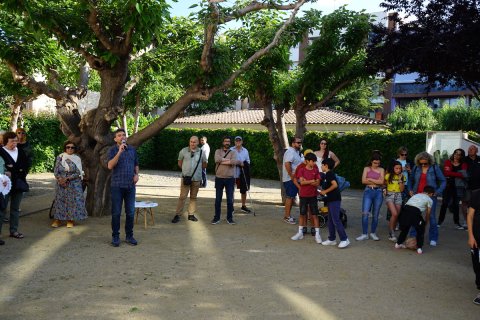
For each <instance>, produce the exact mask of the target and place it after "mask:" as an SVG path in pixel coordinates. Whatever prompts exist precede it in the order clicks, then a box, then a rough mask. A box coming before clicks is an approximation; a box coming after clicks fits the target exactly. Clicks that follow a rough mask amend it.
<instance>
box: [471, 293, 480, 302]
mask: <svg viewBox="0 0 480 320" xmlns="http://www.w3.org/2000/svg"><path fill="white" fill-rule="evenodd" d="M473 303H475V304H478V305H480V293H479V294H477V296H476V297H475V299H473Z"/></svg>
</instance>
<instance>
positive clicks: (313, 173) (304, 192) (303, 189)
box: [295, 166, 320, 198]
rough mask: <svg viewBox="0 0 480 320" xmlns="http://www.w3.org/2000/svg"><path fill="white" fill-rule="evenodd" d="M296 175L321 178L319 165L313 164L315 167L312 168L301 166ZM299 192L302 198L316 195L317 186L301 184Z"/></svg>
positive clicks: (307, 178)
mask: <svg viewBox="0 0 480 320" xmlns="http://www.w3.org/2000/svg"><path fill="white" fill-rule="evenodd" d="M295 177H297V178H298V179H300V177H303V178H304V179H305V180H317V179H318V180H320V172H319V171H318V168H317V166H313V169H311V170H309V169H308V168H307V167H306V166H301V167H300V166H299V167H297V171H296V172H295ZM298 194H299V195H300V197H302V198H307V197H316V196H317V187H316V186H312V185H300V191H299V193H298Z"/></svg>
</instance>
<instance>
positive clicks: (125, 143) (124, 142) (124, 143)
mask: <svg viewBox="0 0 480 320" xmlns="http://www.w3.org/2000/svg"><path fill="white" fill-rule="evenodd" d="M122 144H123V145H124V146H125V148H123V150H127V141H125V140H122Z"/></svg>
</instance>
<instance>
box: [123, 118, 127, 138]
mask: <svg viewBox="0 0 480 320" xmlns="http://www.w3.org/2000/svg"><path fill="white" fill-rule="evenodd" d="M122 128H123V129H125V134H126V135H127V138H128V124H127V114H126V113H123V115H122Z"/></svg>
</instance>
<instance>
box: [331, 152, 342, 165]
mask: <svg viewBox="0 0 480 320" xmlns="http://www.w3.org/2000/svg"><path fill="white" fill-rule="evenodd" d="M330 158H332V160H333V161H335V165H334V166H333V168H334V169H335V168H336V167H338V165H339V164H340V159H338V157H337V155H336V154H335V153H333V152H332V151H330Z"/></svg>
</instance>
